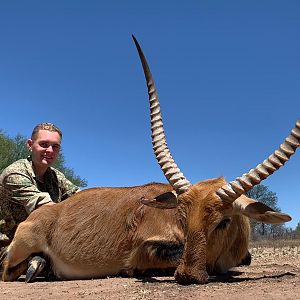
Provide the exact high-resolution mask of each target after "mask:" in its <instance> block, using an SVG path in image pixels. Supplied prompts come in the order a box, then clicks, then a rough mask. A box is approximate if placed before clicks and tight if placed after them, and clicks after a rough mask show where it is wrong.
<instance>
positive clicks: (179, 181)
mask: <svg viewBox="0 0 300 300" xmlns="http://www.w3.org/2000/svg"><path fill="white" fill-rule="evenodd" d="M132 38H133V41H134V43H135V46H136V48H137V51H138V53H139V56H140V60H141V63H142V66H143V70H144V74H145V78H146V83H147V87H148V94H149V103H150V118H151V131H152V145H153V150H154V154H155V157H156V159H157V161H158V163H159V165H160V168H161V170H162V171H163V173H164V175H165V177H166V178H167V180H168V181H169V183H170V184H171V185H172V187H173V188H174V190H175V191H176V193H177V194H182V193H184V192H186V191H187V190H188V189H189V187H190V186H191V183H190V182H189V181H188V180H187V179H186V178H185V177H184V175H183V174H182V172H181V171H180V169H179V168H178V167H177V165H176V163H175V161H174V160H173V158H172V155H171V153H170V150H169V147H168V145H167V142H166V136H165V131H164V127H163V122H162V116H161V110H160V104H159V100H158V94H157V91H156V87H155V83H154V80H153V77H152V74H151V71H150V68H149V66H148V63H147V61H146V58H145V55H144V53H143V51H142V49H141V47H140V45H139V43H138V41H137V40H136V38H135V37H134V36H133V35H132Z"/></svg>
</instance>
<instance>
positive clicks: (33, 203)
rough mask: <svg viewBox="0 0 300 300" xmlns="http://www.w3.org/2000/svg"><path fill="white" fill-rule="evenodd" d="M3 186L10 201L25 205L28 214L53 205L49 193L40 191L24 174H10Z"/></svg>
mask: <svg viewBox="0 0 300 300" xmlns="http://www.w3.org/2000/svg"><path fill="white" fill-rule="evenodd" d="M2 184H3V187H4V189H5V190H6V191H7V192H8V193H9V198H8V199H9V201H12V202H14V203H18V204H21V205H23V206H24V208H25V209H26V212H27V213H28V214H30V213H31V212H32V211H33V210H35V209H36V208H38V207H40V206H42V205H44V204H46V203H53V201H52V200H51V197H50V195H49V193H46V192H41V191H39V190H38V188H37V187H36V186H35V184H34V183H33V182H32V179H31V178H30V177H29V176H26V175H24V174H20V173H12V174H9V175H8V176H7V177H5V178H4V180H3V183H2Z"/></svg>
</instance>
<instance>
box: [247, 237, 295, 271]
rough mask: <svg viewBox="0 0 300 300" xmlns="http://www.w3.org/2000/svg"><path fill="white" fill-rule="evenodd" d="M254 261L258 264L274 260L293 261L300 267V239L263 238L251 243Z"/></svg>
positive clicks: (280, 261) (281, 262) (275, 262)
mask: <svg viewBox="0 0 300 300" xmlns="http://www.w3.org/2000/svg"><path fill="white" fill-rule="evenodd" d="M250 252H251V255H252V261H253V263H254V264H256V263H257V262H258V261H259V262H260V263H261V262H267V261H268V262H272V263H274V264H285V263H286V262H287V261H292V262H293V264H294V265H295V266H298V267H300V240H261V241H255V242H251V243H250Z"/></svg>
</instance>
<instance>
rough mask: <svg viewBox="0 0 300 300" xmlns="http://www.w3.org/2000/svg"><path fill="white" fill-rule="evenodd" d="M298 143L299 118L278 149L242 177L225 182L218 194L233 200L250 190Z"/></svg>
mask: <svg viewBox="0 0 300 300" xmlns="http://www.w3.org/2000/svg"><path fill="white" fill-rule="evenodd" d="M299 145H300V119H299V120H298V121H297V122H296V125H295V127H294V128H293V129H292V131H291V133H290V135H289V136H288V137H287V138H286V139H285V141H284V143H283V144H281V145H280V147H279V149H278V150H276V151H275V152H274V153H273V154H272V155H270V156H269V157H268V158H267V159H266V160H265V161H264V162H263V163H261V164H259V165H258V166H257V167H256V168H255V169H252V170H250V171H249V172H248V173H246V174H244V175H242V177H238V178H236V179H235V180H234V181H231V182H229V183H227V184H226V185H224V186H222V187H221V188H220V189H218V190H217V192H216V193H217V194H218V196H219V197H220V198H221V199H223V200H224V201H229V202H233V201H234V200H235V199H237V198H238V197H239V196H241V195H242V194H244V193H246V192H248V191H249V190H251V189H252V188H253V187H254V186H255V185H257V184H259V183H260V182H261V181H262V180H264V179H266V178H267V177H268V176H270V175H271V174H273V173H274V172H275V171H277V170H278V169H279V168H280V167H282V166H283V165H284V164H285V163H286V162H287V161H288V160H289V159H290V157H291V156H292V155H293V154H294V153H295V151H296V149H297V148H298V147H299Z"/></svg>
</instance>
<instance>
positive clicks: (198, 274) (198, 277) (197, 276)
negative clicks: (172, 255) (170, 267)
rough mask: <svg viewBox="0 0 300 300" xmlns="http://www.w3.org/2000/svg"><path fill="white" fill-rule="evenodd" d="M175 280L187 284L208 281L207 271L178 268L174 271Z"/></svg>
mask: <svg viewBox="0 0 300 300" xmlns="http://www.w3.org/2000/svg"><path fill="white" fill-rule="evenodd" d="M174 276H175V280H176V281H177V282H178V283H179V284H182V285H189V284H204V283H207V282H208V278H209V276H208V273H207V272H206V270H205V271H199V270H193V271H190V272H188V271H187V270H183V271H181V270H180V268H178V269H177V270H176V272H175V275H174Z"/></svg>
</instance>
